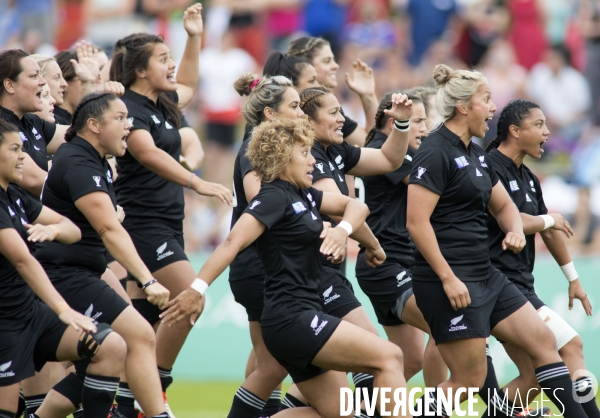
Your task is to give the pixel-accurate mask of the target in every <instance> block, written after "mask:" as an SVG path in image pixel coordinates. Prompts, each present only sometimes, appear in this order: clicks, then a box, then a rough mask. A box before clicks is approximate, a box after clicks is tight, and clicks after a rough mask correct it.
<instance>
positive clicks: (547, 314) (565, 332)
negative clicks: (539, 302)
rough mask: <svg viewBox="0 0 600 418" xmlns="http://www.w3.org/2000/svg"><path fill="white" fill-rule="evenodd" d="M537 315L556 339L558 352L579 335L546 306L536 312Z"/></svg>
mask: <svg viewBox="0 0 600 418" xmlns="http://www.w3.org/2000/svg"><path fill="white" fill-rule="evenodd" d="M538 315H539V316H540V318H542V320H543V321H544V322H545V323H546V325H548V328H550V330H551V331H552V333H553V334H554V337H555V338H556V348H557V349H559V350H560V349H561V348H563V347H564V346H565V345H566V344H567V343H568V342H569V341H571V340H572V339H573V338H575V337H576V336H577V335H579V334H577V331H575V330H574V329H573V327H571V325H569V324H568V323H567V321H565V320H564V319H562V318H561V317H560V316H559V315H558V314H557V313H556V312H554V311H553V310H552V309H550V308H549V307H547V306H542V307H541V308H540V310H539V311H538Z"/></svg>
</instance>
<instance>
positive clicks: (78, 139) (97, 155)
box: [69, 136, 105, 163]
mask: <svg viewBox="0 0 600 418" xmlns="http://www.w3.org/2000/svg"><path fill="white" fill-rule="evenodd" d="M69 143H70V144H73V145H77V146H78V147H81V148H83V149H84V150H85V151H86V152H87V153H88V154H90V155H93V156H94V157H95V158H98V160H100V162H101V163H103V162H104V161H105V159H104V158H102V156H101V155H100V153H99V152H98V150H97V149H96V148H94V146H93V145H92V144H90V143H89V142H88V141H87V140H85V139H83V138H82V137H80V136H75V137H74V138H73V139H72V140H71V141H70V142H69Z"/></svg>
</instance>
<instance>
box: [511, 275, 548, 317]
mask: <svg viewBox="0 0 600 418" xmlns="http://www.w3.org/2000/svg"><path fill="white" fill-rule="evenodd" d="M509 280H510V279H509ZM515 286H517V289H519V290H520V291H521V293H523V296H525V297H526V298H527V300H528V301H529V302H530V303H531V304H532V305H533V307H534V308H535V310H536V311H537V310H538V309H540V308H541V307H542V306H546V304H545V303H544V302H543V301H542V300H541V299H540V298H539V297H538V295H537V293H535V289H529V288H527V287H525V286H523V285H520V284H518V283H515Z"/></svg>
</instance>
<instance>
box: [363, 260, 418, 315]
mask: <svg viewBox="0 0 600 418" xmlns="http://www.w3.org/2000/svg"><path fill="white" fill-rule="evenodd" d="M363 259H364V257H363ZM363 264H364V266H363ZM356 279H357V280H358V285H359V286H360V288H361V289H362V291H363V292H364V293H365V294H366V295H367V296H368V297H369V299H370V300H371V304H372V305H373V309H374V310H375V315H376V316H377V322H379V323H380V324H381V325H385V326H393V325H401V324H403V323H404V322H403V321H402V320H401V319H400V318H399V316H401V315H402V312H401V311H400V312H398V314H399V315H396V313H395V311H396V309H395V307H396V304H397V302H398V299H399V298H401V297H402V296H403V295H405V297H406V296H408V297H410V295H412V272H411V271H410V270H409V269H406V268H404V267H402V266H401V265H400V264H399V263H396V262H387V261H386V262H385V263H383V265H381V266H379V267H377V268H371V267H369V266H367V265H366V263H365V262H362V263H360V262H359V261H357V267H356ZM407 292H409V293H407ZM403 299H404V298H403ZM407 299H408V298H407V297H406V299H405V300H404V303H406V300H407Z"/></svg>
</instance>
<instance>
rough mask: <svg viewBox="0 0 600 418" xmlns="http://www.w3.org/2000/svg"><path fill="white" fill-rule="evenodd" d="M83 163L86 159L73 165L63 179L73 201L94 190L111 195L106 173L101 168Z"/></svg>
mask: <svg viewBox="0 0 600 418" xmlns="http://www.w3.org/2000/svg"><path fill="white" fill-rule="evenodd" d="M83 163H85V160H84V161H83V162H82V163H78V164H75V165H74V166H73V167H71V168H70V169H69V171H68V172H67V175H66V176H65V177H64V180H63V181H65V182H66V186H67V190H68V191H69V195H70V196H71V199H72V200H73V202H75V201H77V199H79V198H81V197H83V196H85V195H88V194H90V193H94V192H105V193H107V194H108V195H110V192H109V190H108V184H107V180H106V173H105V172H103V171H102V170H100V168H95V167H90V166H89V165H84V164H83ZM111 174H112V173H111ZM111 177H112V176H111Z"/></svg>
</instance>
